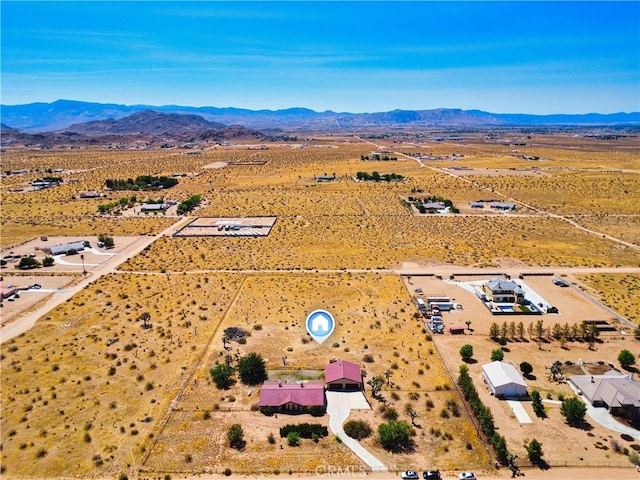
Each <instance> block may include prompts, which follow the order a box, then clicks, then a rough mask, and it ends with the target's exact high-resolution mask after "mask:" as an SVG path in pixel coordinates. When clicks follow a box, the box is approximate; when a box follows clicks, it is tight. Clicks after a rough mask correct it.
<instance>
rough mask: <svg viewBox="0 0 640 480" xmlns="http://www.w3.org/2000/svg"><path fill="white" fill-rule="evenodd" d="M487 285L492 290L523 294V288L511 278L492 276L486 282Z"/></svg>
mask: <svg viewBox="0 0 640 480" xmlns="http://www.w3.org/2000/svg"><path fill="white" fill-rule="evenodd" d="M486 285H487V287H488V288H489V289H490V290H491V291H492V292H495V291H503V292H505V291H506V292H514V293H518V294H521V295H524V290H523V289H522V288H520V285H518V284H517V283H516V282H514V281H513V280H505V279H504V278H493V279H491V280H489V281H488V282H487V283H486Z"/></svg>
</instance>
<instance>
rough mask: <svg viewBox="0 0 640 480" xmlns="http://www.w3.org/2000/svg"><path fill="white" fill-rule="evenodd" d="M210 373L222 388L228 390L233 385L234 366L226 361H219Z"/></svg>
mask: <svg viewBox="0 0 640 480" xmlns="http://www.w3.org/2000/svg"><path fill="white" fill-rule="evenodd" d="M209 373H211V378H212V380H213V381H214V383H215V384H216V387H218V388H219V389H220V390H226V389H227V388H229V387H230V386H231V385H233V382H234V380H233V367H231V366H230V365H227V364H226V363H219V364H218V365H216V366H215V367H213V368H212V369H211V370H210V371H209Z"/></svg>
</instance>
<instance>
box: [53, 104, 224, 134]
mask: <svg viewBox="0 0 640 480" xmlns="http://www.w3.org/2000/svg"><path fill="white" fill-rule="evenodd" d="M224 128H226V125H224V124H222V123H217V122H209V121H207V120H205V119H204V118H202V117H201V116H200V115H184V114H178V113H161V112H154V111H152V110H143V111H142V112H137V113H134V114H132V115H129V116H127V117H124V118H120V119H117V120H115V119H107V120H93V121H91V122H86V123H74V124H73V125H71V126H69V127H67V128H64V129H63V130H64V131H66V132H74V133H91V134H136V133H149V134H152V135H160V134H163V133H170V134H173V135H181V134H185V133H194V132H204V131H207V130H220V129H224Z"/></svg>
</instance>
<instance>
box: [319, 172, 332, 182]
mask: <svg viewBox="0 0 640 480" xmlns="http://www.w3.org/2000/svg"><path fill="white" fill-rule="evenodd" d="M335 179H336V176H335V175H327V174H324V175H320V176H318V177H316V182H332V181H334V180H335Z"/></svg>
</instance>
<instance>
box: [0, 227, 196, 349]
mask: <svg viewBox="0 0 640 480" xmlns="http://www.w3.org/2000/svg"><path fill="white" fill-rule="evenodd" d="M190 220H192V219H191V218H181V219H180V220H178V221H177V222H176V223H174V224H173V225H171V226H170V227H168V228H166V229H165V230H163V231H162V232H160V233H158V234H157V235H152V236H147V237H140V238H138V239H137V240H135V241H134V242H132V243H131V244H129V245H127V246H126V247H125V248H124V249H123V250H122V251H121V252H120V253H118V254H116V255H114V256H112V257H111V258H109V259H108V260H106V261H105V262H104V263H102V264H100V265H98V266H96V267H94V268H93V269H91V270H90V271H88V273H87V274H86V275H85V278H83V279H82V280H81V281H80V282H78V283H76V284H75V285H73V286H71V287H69V288H64V289H61V290H58V291H57V292H55V293H54V294H52V295H51V296H50V297H49V298H48V299H46V301H45V302H44V304H43V305H42V306H40V307H39V308H36V309H35V310H32V311H29V312H26V313H25V314H23V315H18V316H17V317H16V318H15V319H14V320H12V321H10V322H8V323H3V324H2V326H1V327H0V343H4V342H6V341H7V340H10V339H12V338H14V337H17V336H18V335H21V334H23V333H24V332H26V331H27V330H29V329H30V328H31V327H33V326H34V325H35V324H36V322H37V321H38V319H39V318H41V317H43V316H44V315H46V314H47V313H49V312H50V311H51V310H53V309H54V308H55V307H57V306H58V305H61V304H62V303H64V302H66V301H67V300H68V299H70V298H72V297H73V296H74V295H75V294H76V293H78V292H79V291H81V290H82V289H83V288H85V287H86V286H87V285H89V284H91V283H93V282H95V281H96V280H98V279H99V278H100V277H102V276H103V275H107V274H109V273H113V272H114V271H115V269H116V268H117V267H118V265H120V264H121V263H123V262H125V261H126V260H128V259H129V258H131V257H133V256H135V255H137V254H138V253H140V252H141V251H142V250H144V248H146V247H147V246H149V245H151V244H152V243H153V242H154V241H156V240H157V239H158V238H160V237H162V236H163V235H170V234H172V233H173V232H174V231H176V230H177V229H178V228H180V226H182V224H184V223H186V222H188V221H190Z"/></svg>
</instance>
